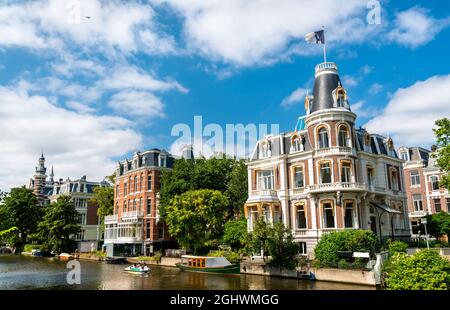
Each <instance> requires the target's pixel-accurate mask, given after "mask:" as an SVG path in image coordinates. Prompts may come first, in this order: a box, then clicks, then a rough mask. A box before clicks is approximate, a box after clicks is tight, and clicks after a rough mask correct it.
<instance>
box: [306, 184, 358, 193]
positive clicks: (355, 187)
mask: <svg viewBox="0 0 450 310" xmlns="http://www.w3.org/2000/svg"><path fill="white" fill-rule="evenodd" d="M308 189H309V191H311V192H314V191H333V190H346V189H349V190H365V189H366V186H365V184H364V183H356V182H350V183H343V182H339V183H325V184H314V185H310V186H308Z"/></svg>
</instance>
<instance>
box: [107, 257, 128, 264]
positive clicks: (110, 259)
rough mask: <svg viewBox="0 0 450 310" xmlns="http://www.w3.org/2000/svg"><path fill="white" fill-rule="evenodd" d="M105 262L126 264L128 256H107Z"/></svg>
mask: <svg viewBox="0 0 450 310" xmlns="http://www.w3.org/2000/svg"><path fill="white" fill-rule="evenodd" d="M105 262H106V263H107V264H126V263H127V262H128V261H127V258H126V257H107V258H106V261H105Z"/></svg>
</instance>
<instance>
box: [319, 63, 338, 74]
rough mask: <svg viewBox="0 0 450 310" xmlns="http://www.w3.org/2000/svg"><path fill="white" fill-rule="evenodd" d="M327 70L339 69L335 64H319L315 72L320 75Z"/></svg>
mask: <svg viewBox="0 0 450 310" xmlns="http://www.w3.org/2000/svg"><path fill="white" fill-rule="evenodd" d="M325 69H335V70H337V69H338V67H337V65H336V64H335V63H334V62H322V63H320V64H318V65H317V66H316V69H315V72H316V73H318V72H320V71H322V70H325Z"/></svg>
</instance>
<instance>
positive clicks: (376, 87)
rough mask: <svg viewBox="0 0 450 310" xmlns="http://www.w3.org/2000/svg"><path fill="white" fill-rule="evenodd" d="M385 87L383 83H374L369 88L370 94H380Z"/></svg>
mask: <svg viewBox="0 0 450 310" xmlns="http://www.w3.org/2000/svg"><path fill="white" fill-rule="evenodd" d="M383 89H384V87H383V85H381V84H380V83H374V84H372V86H370V88H369V94H371V95H376V94H379V93H380V92H382V91H383Z"/></svg>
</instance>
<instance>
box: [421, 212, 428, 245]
mask: <svg viewBox="0 0 450 310" xmlns="http://www.w3.org/2000/svg"><path fill="white" fill-rule="evenodd" d="M420 223H421V224H423V226H424V227H425V236H426V238H427V249H429V248H430V244H429V242H428V232H427V219H426V218H421V219H420Z"/></svg>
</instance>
